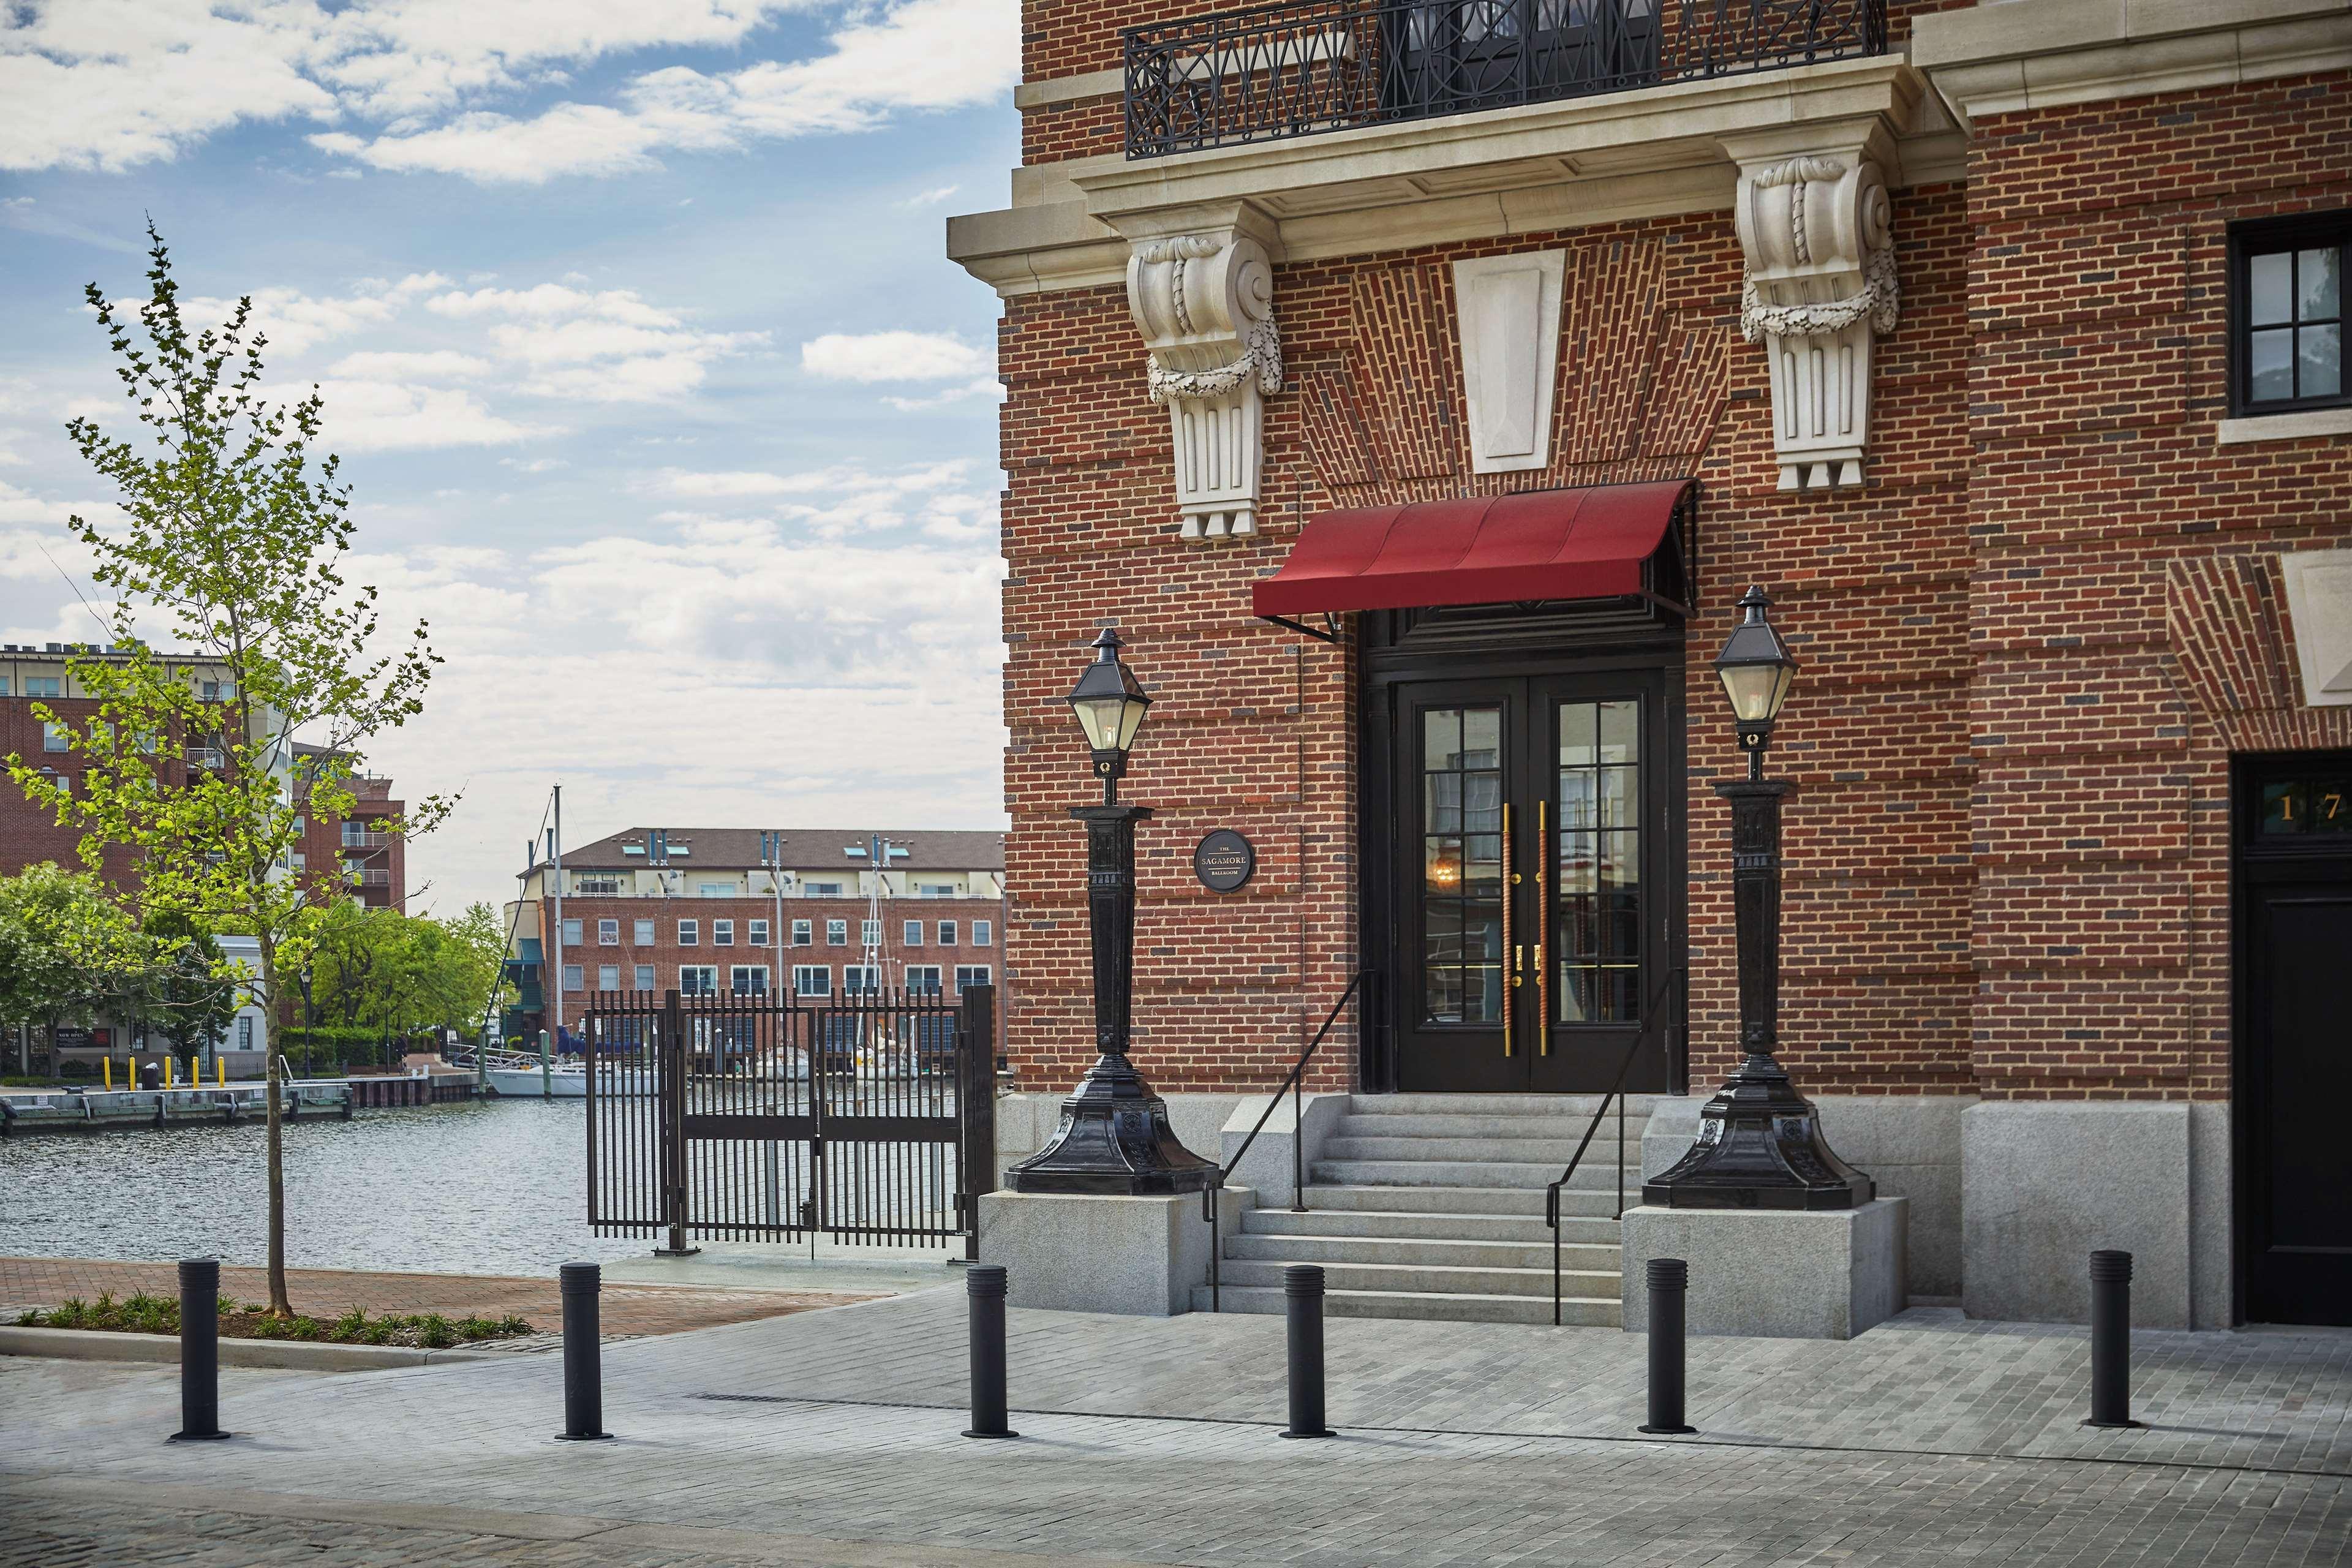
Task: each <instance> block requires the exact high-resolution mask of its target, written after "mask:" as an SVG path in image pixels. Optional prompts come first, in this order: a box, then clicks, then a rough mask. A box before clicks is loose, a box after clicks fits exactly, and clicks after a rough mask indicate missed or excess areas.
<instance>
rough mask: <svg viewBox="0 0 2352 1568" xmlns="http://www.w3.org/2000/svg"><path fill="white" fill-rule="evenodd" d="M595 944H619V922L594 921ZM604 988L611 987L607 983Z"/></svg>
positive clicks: (606, 945) (605, 945)
mask: <svg viewBox="0 0 2352 1568" xmlns="http://www.w3.org/2000/svg"><path fill="white" fill-rule="evenodd" d="M596 945H597V946H598V947H618V946H620V945H621V922H620V921H597V922H596ZM604 989H605V990H607V991H610V990H611V989H613V988H612V987H611V986H609V985H607V986H605V987H604Z"/></svg>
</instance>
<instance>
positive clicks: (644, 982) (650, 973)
mask: <svg viewBox="0 0 2352 1568" xmlns="http://www.w3.org/2000/svg"><path fill="white" fill-rule="evenodd" d="M636 967H637V989H638V990H640V991H650V990H652V989H653V988H654V966H653V965H652V964H650V963H640V964H638V965H637V966H636Z"/></svg>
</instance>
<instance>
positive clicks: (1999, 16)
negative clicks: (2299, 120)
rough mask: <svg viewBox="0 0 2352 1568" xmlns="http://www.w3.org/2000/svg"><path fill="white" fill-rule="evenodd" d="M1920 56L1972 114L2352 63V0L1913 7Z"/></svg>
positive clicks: (2071, 0)
mask: <svg viewBox="0 0 2352 1568" xmlns="http://www.w3.org/2000/svg"><path fill="white" fill-rule="evenodd" d="M1911 59H1912V63H1913V64H1915V65H1916V66H1917V67H1918V68H1920V69H1921V70H1923V71H1925V72H1926V73H1927V76H1928V78H1929V79H1930V80H1932V81H1933V82H1934V83H1935V86H1936V90H1937V93H1938V94H1939V95H1941V97H1942V98H1943V100H1945V102H1946V103H1947V104H1948V105H1949V106H1950V109H1951V111H1952V114H1953V116H1954V118H1955V119H1956V120H1958V121H1959V123H1960V124H1962V125H1963V126H1966V125H1969V124H1970V123H1971V122H1972V121H1975V120H1976V119H1977V118H1979V117H1980V116H1983V115H1988V114H2014V113H2017V112H2019V111H2021V110H2032V109H2056V108H2063V107H2066V106H2069V105H2074V104H2084V103H2098V102H2105V101H2107V100H2115V99H2123V98H2140V97H2147V96H2149V95H2151V94H2155V93H2167V92H2192V91H2195V90H2197V89H2200V88H2209V87H2223V86H2228V85H2230V84H2231V83H2235V82H2247V81H2261V80H2265V79H2272V78H2276V77H2283V76H2302V75H2306V74H2309V73H2312V72H2315V71H2330V70H2345V69H2347V68H2352V0H2006V3H2004V4H2000V5H1978V6H1977V7H1975V8H1974V9H1971V10H1963V11H1939V12H1935V13H1931V14H1929V15H1926V16H1917V17H1915V18H1914V19H1913V21H1912V24H1911Z"/></svg>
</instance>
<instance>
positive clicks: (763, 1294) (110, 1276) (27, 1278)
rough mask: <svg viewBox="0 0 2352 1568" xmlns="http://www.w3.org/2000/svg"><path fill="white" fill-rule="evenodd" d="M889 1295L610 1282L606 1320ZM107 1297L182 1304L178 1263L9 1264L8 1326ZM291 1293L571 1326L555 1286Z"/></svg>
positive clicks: (238, 1273) (400, 1284)
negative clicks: (69, 1302)
mask: <svg viewBox="0 0 2352 1568" xmlns="http://www.w3.org/2000/svg"><path fill="white" fill-rule="evenodd" d="M832 1283H833V1281H832V1280H830V1279H829V1280H828V1281H827V1284H828V1285H831V1284H832ZM886 1289H888V1287H887V1286H881V1285H878V1284H877V1288H876V1289H868V1290H844V1289H824V1290H793V1291H787V1290H780V1289H774V1288H772V1286H769V1287H762V1288H753V1289H713V1288H711V1287H709V1286H708V1285H700V1284H647V1283H632V1284H613V1283H610V1282H609V1280H608V1282H607V1283H606V1285H605V1286H604V1296H603V1305H602V1311H601V1314H600V1316H601V1320H602V1324H603V1327H604V1333H605V1335H606V1337H607V1338H616V1339H617V1338H635V1336H637V1335H641V1334H675V1333H679V1332H682V1331H686V1330H688V1329H707V1328H712V1327H715V1326H717V1325H719V1324H721V1323H740V1322H745V1321H751V1320H753V1319H757V1318H774V1317H782V1316H784V1315H785V1314H787V1313H791V1312H803V1311H806V1310H809V1309H810V1308H812V1307H835V1306H839V1305H841V1304H842V1303H844V1302H845V1301H856V1300H865V1299H866V1297H868V1296H870V1295H874V1294H877V1293H880V1292H881V1291H882V1290H886ZM101 1290H111V1291H112V1292H114V1295H115V1297H116V1299H117V1300H121V1298H123V1297H126V1296H129V1295H131V1293H132V1292H133V1291H137V1290H144V1291H146V1292H147V1293H148V1294H149V1295H151V1296H177V1295H178V1294H179V1293H180V1276H179V1269H178V1267H177V1266H176V1265H174V1264H170V1263H120V1262H115V1261H112V1260H110V1259H103V1258H0V1322H5V1323H13V1322H15V1321H16V1317H17V1314H18V1313H20V1312H23V1311H25V1310H26V1309H28V1308H36V1307H37V1308H42V1309H47V1308H50V1307H54V1306H56V1305H58V1303H59V1302H61V1301H63V1300H66V1299H67V1298H68V1297H69V1296H79V1298H81V1300H85V1301H92V1300H97V1299H98V1294H99V1292H100V1291H101ZM221 1290H222V1292H223V1293H224V1294H226V1295H229V1296H233V1297H235V1298H236V1300H239V1301H267V1300H268V1299H269V1279H268V1270H266V1269H261V1268H247V1267H244V1266H241V1265H236V1264H223V1265H222V1266H221ZM286 1293H287V1295H288V1296H289V1298H290V1299H291V1300H292V1301H293V1303H294V1310H296V1311H298V1312H302V1313H306V1314H308V1315H310V1316H311V1317H314V1318H334V1317H340V1316H341V1315H342V1314H343V1313H344V1312H345V1311H347V1310H350V1309H352V1307H363V1308H365V1309H366V1310H368V1311H370V1312H376V1313H381V1312H407V1313H414V1312H438V1313H440V1314H441V1315H442V1316H443V1317H446V1318H462V1317H464V1316H466V1315H467V1313H469V1312H470V1313H474V1314H476V1315H478V1316H480V1317H485V1318H503V1317H506V1316H507V1315H508V1314H509V1313H511V1314H513V1315H515V1316H517V1317H521V1318H528V1319H530V1322H531V1326H532V1327H533V1328H535V1329H538V1330H540V1331H541V1332H543V1333H554V1332H556V1331H558V1330H560V1329H561V1328H562V1326H563V1303H562V1296H561V1294H560V1293H559V1291H558V1290H557V1289H556V1283H555V1281H554V1280H553V1279H529V1278H516V1277H510V1276H503V1275H486V1274H366V1273H355V1272H352V1271H350V1270H347V1269H341V1268H289V1269H288V1270H287V1271H286Z"/></svg>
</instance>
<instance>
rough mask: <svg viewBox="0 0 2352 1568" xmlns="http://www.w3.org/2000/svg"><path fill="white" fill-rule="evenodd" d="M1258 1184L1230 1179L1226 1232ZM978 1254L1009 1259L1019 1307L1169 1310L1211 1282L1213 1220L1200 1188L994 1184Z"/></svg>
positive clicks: (986, 1199)
mask: <svg viewBox="0 0 2352 1568" xmlns="http://www.w3.org/2000/svg"><path fill="white" fill-rule="evenodd" d="M1255 1204H1256V1194H1254V1193H1252V1192H1250V1190H1249V1189H1248V1188H1246V1187H1227V1188H1226V1189H1225V1190H1224V1192H1223V1194H1221V1202H1220V1205H1219V1209H1218V1223H1219V1225H1221V1226H1223V1227H1225V1230H1226V1232H1227V1233H1228V1234H1230V1233H1231V1232H1232V1231H1233V1230H1234V1229H1235V1228H1237V1227H1238V1226H1239V1225H1240V1223H1241V1214H1242V1210H1244V1208H1250V1207H1254V1206H1255ZM980 1260H981V1261H982V1262H983V1263H1001V1264H1003V1265H1004V1272H1005V1279H1006V1284H1007V1287H1008V1298H1007V1299H1008V1300H1010V1301H1011V1303H1012V1304H1013V1306H1015V1307H1043V1308H1046V1309H1048V1310H1057V1311H1066V1312H1127V1313H1133V1314H1136V1315H1138V1316H1143V1317H1154V1318H1165V1317H1170V1316H1172V1315H1173V1314H1175V1313H1178V1312H1183V1311H1188V1310H1191V1308H1192V1288H1193V1287H1194V1286H1195V1285H1205V1284H1207V1283H1208V1282H1209V1222H1208V1221H1207V1220H1205V1219H1202V1217H1201V1194H1198V1193H1186V1194H1181V1195H1179V1196H1176V1197H1169V1198H1098V1197H1083V1196H1077V1195H1064V1194H1058V1193H989V1194H984V1195H983V1196H982V1198H981V1200H980Z"/></svg>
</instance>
